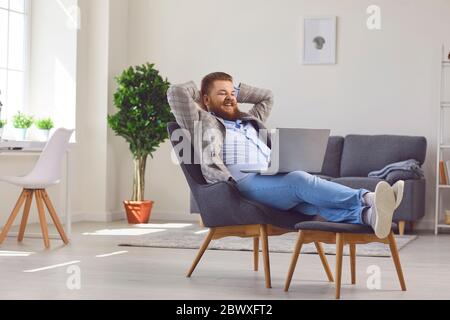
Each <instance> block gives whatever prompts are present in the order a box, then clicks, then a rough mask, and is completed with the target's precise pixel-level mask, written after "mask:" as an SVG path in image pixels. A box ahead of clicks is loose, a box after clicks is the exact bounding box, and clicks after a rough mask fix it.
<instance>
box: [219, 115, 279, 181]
mask: <svg viewBox="0 0 450 320" xmlns="http://www.w3.org/2000/svg"><path fill="white" fill-rule="evenodd" d="M223 121H224V123H225V128H226V135H225V141H224V144H223V149H222V159H223V162H224V164H225V165H226V166H227V168H228V170H229V171H230V173H231V175H232V176H233V178H234V179H235V180H236V181H239V180H241V179H243V178H245V177H246V176H248V175H249V174H248V173H242V172H241V170H242V169H267V167H268V166H269V161H270V152H271V150H270V148H269V147H268V146H267V144H266V143H264V142H263V141H262V140H261V139H259V137H258V131H257V130H256V129H255V127H254V126H253V125H252V123H251V122H250V121H246V122H243V121H242V120H236V121H228V120H223Z"/></svg>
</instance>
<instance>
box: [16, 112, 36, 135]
mask: <svg viewBox="0 0 450 320" xmlns="http://www.w3.org/2000/svg"><path fill="white" fill-rule="evenodd" d="M33 122H34V121H33V116H28V115H26V114H23V113H22V112H20V111H17V113H16V114H15V115H14V116H13V127H14V128H15V130H16V139H17V140H25V138H26V135H27V130H28V129H29V128H30V127H31V126H32V125H33Z"/></svg>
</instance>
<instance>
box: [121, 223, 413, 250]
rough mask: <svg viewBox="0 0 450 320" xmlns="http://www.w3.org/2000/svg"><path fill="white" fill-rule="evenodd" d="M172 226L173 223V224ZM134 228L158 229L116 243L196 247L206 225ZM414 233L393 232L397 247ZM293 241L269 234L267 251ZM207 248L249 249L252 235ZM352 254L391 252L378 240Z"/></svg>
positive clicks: (214, 242) (310, 247)
mask: <svg viewBox="0 0 450 320" xmlns="http://www.w3.org/2000/svg"><path fill="white" fill-rule="evenodd" d="M174 226H175V227H174ZM136 227H137V228H142V229H150V230H158V231H156V232H152V233H149V234H145V235H140V236H135V237H127V238H126V239H124V241H123V242H121V243H120V244H119V245H120V246H131V247H153V248H177V249H199V248H200V246H201V244H202V243H203V240H204V239H205V237H206V235H207V232H208V229H205V228H200V227H199V226H197V225H190V224H186V225H179V224H178V225H173V224H149V225H145V224H144V225H139V226H136ZM416 238H417V236H409V235H405V236H396V237H395V239H396V241H397V247H398V249H399V250H401V249H402V248H404V247H405V246H406V245H407V244H408V243H410V242H411V241H413V240H415V239H416ZM296 241H297V233H294V232H292V233H288V234H285V235H282V236H273V237H269V251H270V252H285V253H292V252H293V250H294V246H295V243H296ZM323 247H324V250H325V253H326V254H335V253H336V246H335V245H328V244H323ZM208 249H212V250H234V251H253V239H252V238H238V237H228V238H223V239H219V240H212V241H211V243H210V245H209V247H208ZM348 251H349V248H348V246H345V248H344V254H345V255H349V252H348ZM302 253H317V251H316V248H315V246H314V244H313V243H310V244H305V245H303V247H302ZM356 255H358V256H373V257H390V256H391V252H390V249H389V246H388V245H385V244H382V243H370V244H364V245H357V246H356Z"/></svg>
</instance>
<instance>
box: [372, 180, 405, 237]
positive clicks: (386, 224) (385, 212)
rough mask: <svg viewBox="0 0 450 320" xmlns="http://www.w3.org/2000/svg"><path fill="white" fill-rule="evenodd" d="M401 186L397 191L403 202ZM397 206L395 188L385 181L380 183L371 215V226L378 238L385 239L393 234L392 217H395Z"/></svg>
mask: <svg viewBox="0 0 450 320" xmlns="http://www.w3.org/2000/svg"><path fill="white" fill-rule="evenodd" d="M400 185H401V184H399V185H398V186H397V187H398V190H397V191H398V192H399V193H398V195H399V196H400V198H399V199H400V202H401V197H402V196H403V188H401V186H400ZM397 187H396V188H397ZM400 191H401V194H400ZM400 202H399V203H400ZM396 205H397V201H396V197H395V193H394V189H393V187H391V186H390V185H389V184H388V183H387V182H385V181H381V182H379V183H378V184H377V187H376V189H375V199H374V204H373V206H372V208H371V211H372V212H371V214H370V225H371V226H372V228H373V230H374V231H375V235H376V236H377V237H378V238H380V239H384V238H386V237H387V236H388V235H389V233H390V232H391V228H392V216H393V215H394V210H395V209H396Z"/></svg>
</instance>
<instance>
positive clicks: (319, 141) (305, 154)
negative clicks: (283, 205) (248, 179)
mask: <svg viewBox="0 0 450 320" xmlns="http://www.w3.org/2000/svg"><path fill="white" fill-rule="evenodd" d="M330 133H331V130H329V129H296V128H278V129H276V130H275V132H274V134H272V152H271V154H270V165H269V167H268V168H265V169H253V168H251V169H241V170H240V171H241V172H243V173H260V174H264V175H274V174H277V173H288V172H293V171H305V172H320V171H322V166H323V162H324V159H325V152H326V150H327V146H328V139H329V138H330Z"/></svg>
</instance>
